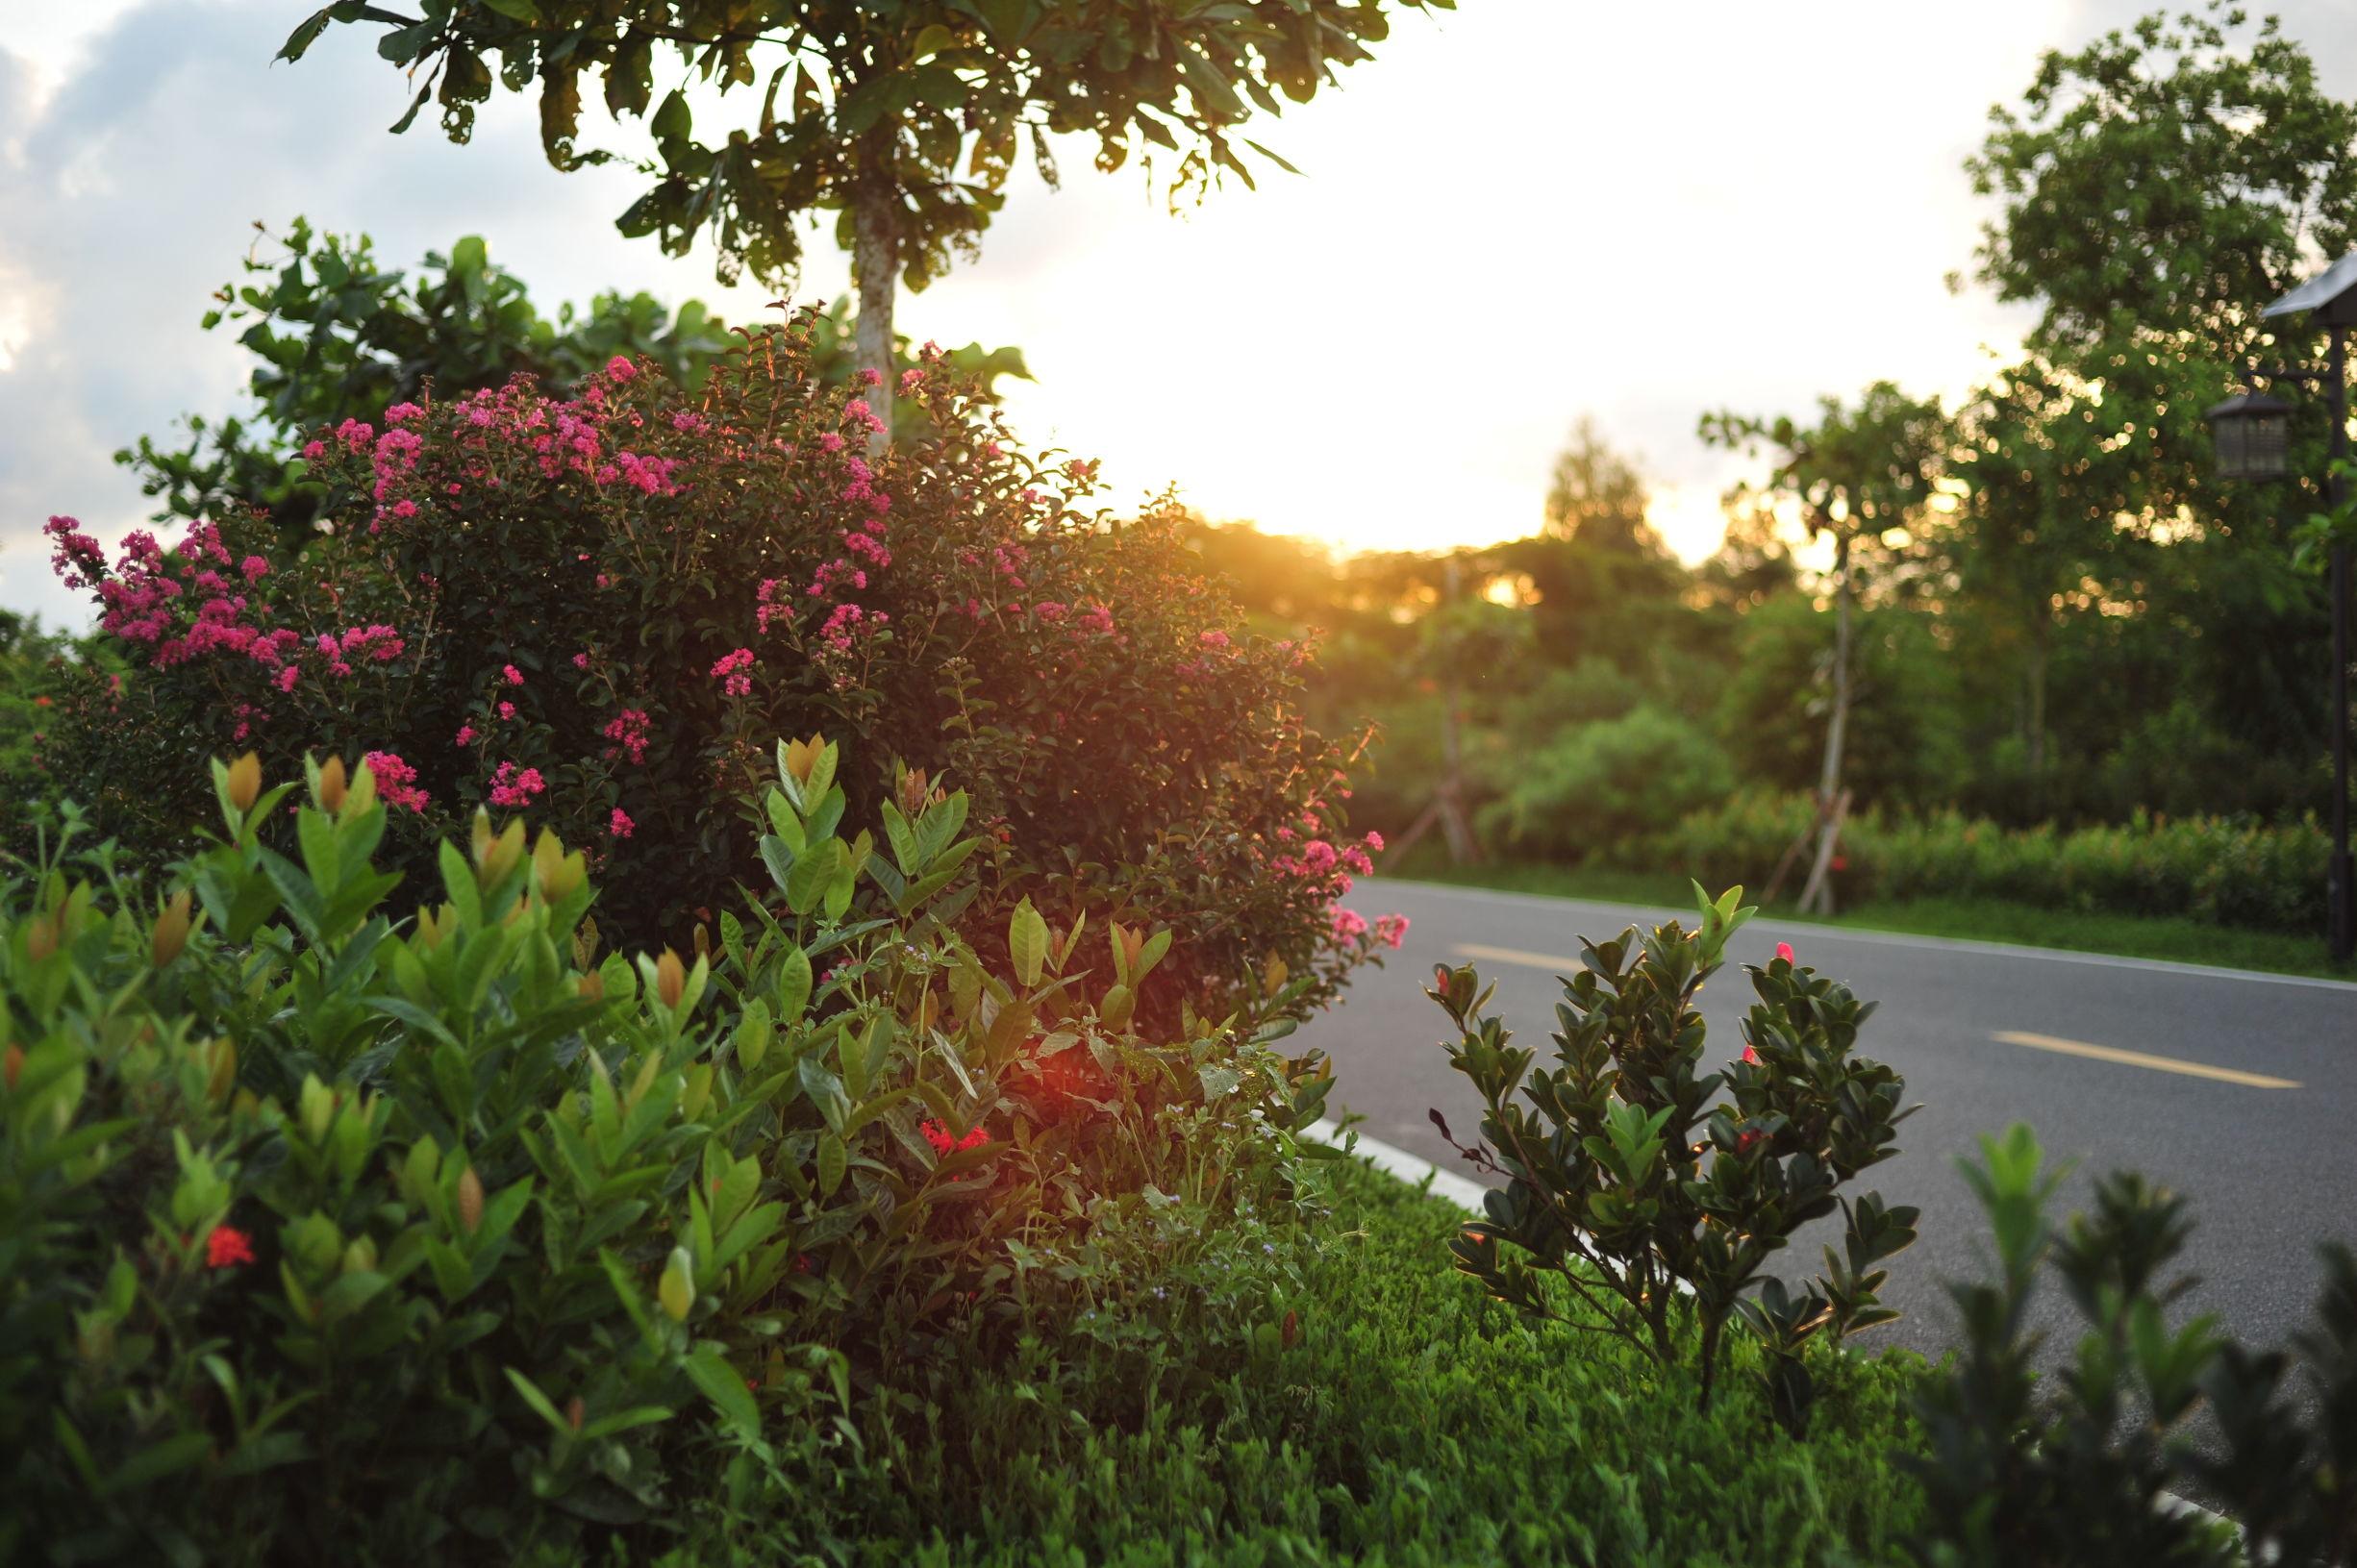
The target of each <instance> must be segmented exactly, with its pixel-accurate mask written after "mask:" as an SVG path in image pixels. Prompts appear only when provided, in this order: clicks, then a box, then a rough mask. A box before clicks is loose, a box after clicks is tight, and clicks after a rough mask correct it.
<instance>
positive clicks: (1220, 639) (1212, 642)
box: [1195, 632, 1228, 648]
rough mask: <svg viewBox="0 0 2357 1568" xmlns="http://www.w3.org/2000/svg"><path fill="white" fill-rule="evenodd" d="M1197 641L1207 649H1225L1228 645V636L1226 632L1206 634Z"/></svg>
mask: <svg viewBox="0 0 2357 1568" xmlns="http://www.w3.org/2000/svg"><path fill="white" fill-rule="evenodd" d="M1195 641H1197V642H1199V643H1201V644H1202V645H1203V646H1204V647H1206V648H1224V647H1226V646H1227V645H1228V635H1227V634H1226V633H1225V632H1206V633H1204V634H1203V635H1201V636H1199V637H1197V638H1195Z"/></svg>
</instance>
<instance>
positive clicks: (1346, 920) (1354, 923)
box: [1334, 908, 1367, 942]
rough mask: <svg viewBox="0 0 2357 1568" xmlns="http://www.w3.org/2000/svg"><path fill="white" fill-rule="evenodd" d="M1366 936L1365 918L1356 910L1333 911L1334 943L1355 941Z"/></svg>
mask: <svg viewBox="0 0 2357 1568" xmlns="http://www.w3.org/2000/svg"><path fill="white" fill-rule="evenodd" d="M1366 934H1367V916H1365V915H1363V914H1361V913H1359V912H1358V911H1357V910H1356V909H1344V908H1336V909H1335V911H1334V939H1335V940H1336V941H1338V942H1351V941H1356V940H1358V938H1360V937H1361V936H1364V935H1366Z"/></svg>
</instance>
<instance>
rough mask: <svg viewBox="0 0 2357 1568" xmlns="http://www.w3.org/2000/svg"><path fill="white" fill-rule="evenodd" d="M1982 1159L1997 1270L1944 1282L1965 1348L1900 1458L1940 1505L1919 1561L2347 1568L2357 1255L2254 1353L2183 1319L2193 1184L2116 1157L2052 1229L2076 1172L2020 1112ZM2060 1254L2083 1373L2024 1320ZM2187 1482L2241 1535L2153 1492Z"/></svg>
mask: <svg viewBox="0 0 2357 1568" xmlns="http://www.w3.org/2000/svg"><path fill="white" fill-rule="evenodd" d="M1981 1156H1982V1158H1981V1163H1980V1164H1978V1165H1974V1164H1971V1163H1970V1162H1968V1161H1965V1160H1959V1161H1958V1165H1959V1167H1960V1168H1961V1169H1962V1170H1963V1172H1964V1175H1965V1179H1966V1181H1967V1182H1969V1183H1970V1185H1971V1187H1972V1189H1973V1193H1974V1195H1975V1196H1976V1197H1977V1198H1978V1199H1979V1200H1980V1203H1981V1206H1982V1207H1983V1208H1984V1209H1986V1210H1987V1212H1988V1215H1989V1221H1990V1228H1991V1231H1992V1232H1993V1238H1994V1241H1995V1247H1996V1263H1997V1270H1998V1274H1997V1279H1996V1280H1995V1281H1994V1282H1988V1281H1967V1282H1959V1283H1954V1284H1951V1285H1950V1286H1949V1287H1948V1290H1949V1294H1950V1296H1951V1297H1953V1299H1954V1300H1955V1303H1956V1306H1957V1309H1958V1313H1959V1315H1960V1317H1961V1319H1962V1322H1963V1327H1964V1333H1965V1344H1964V1348H1963V1353H1962V1355H1961V1356H1960V1357H1959V1358H1958V1359H1957V1360H1956V1361H1955V1362H1954V1363H1952V1364H1951V1365H1950V1366H1949V1367H1947V1368H1945V1369H1943V1371H1942V1373H1940V1374H1938V1375H1936V1376H1935V1377H1933V1378H1932V1379H1931V1380H1930V1381H1928V1382H1927V1383H1926V1384H1925V1386H1924V1388H1923V1391H1922V1393H1921V1394H1920V1395H1919V1396H1918V1402H1917V1407H1918V1413H1919V1415H1920V1417H1921V1419H1922V1422H1923V1431H1924V1436H1925V1438H1926V1439H1927V1448H1928V1452H1927V1453H1925V1454H1924V1455H1923V1456H1919V1457H1914V1458H1910V1459H1909V1460H1908V1461H1907V1463H1908V1466H1909V1468H1910V1469H1912V1470H1914V1471H1915V1472H1916V1473H1917V1474H1918V1476H1920V1477H1921V1479H1922V1481H1923V1483H1924V1490H1925V1494H1926V1499H1927V1501H1928V1503H1929V1505H1930V1506H1929V1510H1928V1519H1927V1522H1926V1529H1925V1530H1924V1531H1923V1533H1922V1535H1921V1537H1920V1538H1919V1539H1918V1540H1917V1541H1916V1542H1915V1543H1914V1550H1915V1554H1916V1556H1917V1558H1918V1560H1919V1561H1923V1562H1926V1563H1934V1564H1942V1565H1949V1564H1953V1565H1958V1568H1961V1565H1965V1564H1998V1563H2025V1562H2026V1563H2065V1562H2130V1561H2134V1562H2157V1563H2177V1564H2208V1563H2215V1564H2219V1565H2221V1568H2223V1565H2227V1564H2239V1563H2242V1562H2244V1561H2252V1562H2297V1563H2316V1564H2339V1563H2346V1562H2349V1561H2350V1560H2352V1554H2357V1499H2352V1496H2351V1494H2350V1491H2349V1487H2348V1484H2347V1481H2346V1479H2345V1478H2346V1477H2347V1476H2348V1474H2349V1467H2350V1464H2351V1461H2352V1459H2357V1421H2353V1420H2352V1411H2353V1410H2357V1256H2352V1255H2351V1253H2350V1252H2349V1250H2348V1248H2346V1247H2345V1246H2344V1245H2342V1244H2340V1243H2338V1242H2327V1243H2325V1244H2324V1245H2323V1246H2322V1247H2321V1248H2320V1249H2319V1251H2320V1253H2321V1255H2322V1257H2323V1260H2324V1272H2325V1285H2324V1291H2323V1296H2322V1299H2321V1300H2320V1302H2319V1308H2318V1318H2317V1322H2316V1324H2315V1325H2314V1326H2313V1327H2312V1328H2310V1329H2308V1330H2306V1331H2304V1332H2301V1333H2299V1334H2298V1335H2296V1336H2294V1342H2293V1345H2292V1346H2291V1347H2289V1348H2287V1349H2277V1350H2269V1351H2265V1352H2260V1353H2252V1352H2250V1351H2247V1350H2245V1349H2244V1348H2243V1347H2242V1346H2240V1345H2237V1344H2235V1343H2233V1342H2232V1341H2230V1340H2226V1339H2223V1338H2222V1337H2221V1336H2219V1333H2218V1332H2217V1323H2216V1319H2215V1318H2213V1317H2210V1316H2207V1315H2205V1316H2202V1317H2198V1318H2195V1319H2194V1320H2193V1321H2191V1322H2189V1323H2186V1324H2183V1325H2182V1326H2181V1327H2177V1328H2173V1329H2172V1328H2171V1327H2170V1326H2169V1321H2168V1317H2167V1309H2168V1307H2169V1305H2170V1304H2171V1303H2172V1302H2173V1301H2175V1300H2176V1299H2177V1298H2178V1297H2179V1296H2181V1295H2183V1294H2184V1292H2185V1291H2186V1290H2187V1289H2189V1288H2190V1287H2191V1286H2192V1284H2193V1281H2192V1280H2191V1279H2190V1278H2183V1277H2180V1278H2177V1279H2173V1280H2172V1279H2170V1278H2169V1266H2170V1264H2171V1262H2172V1260H2173V1259H2174V1258H2175V1257H2176V1256H2177V1254H2178V1253H2179V1252H2180V1251H2181V1250H2182V1248H2183V1247H2184V1244H2185V1240H2186V1237H2187V1236H2188V1235H2189V1234H2190V1233H2191V1232H2192V1230H2193V1223H2192V1221H2191V1220H2190V1219H2189V1218H2188V1217H2187V1215H2186V1211H2185V1210H2186V1203H2185V1200H2184V1199H2183V1198H2182V1197H2180V1196H2178V1195H2177V1194H2175V1193H2172V1192H2169V1190H2167V1189H2166V1188H2162V1187H2156V1186H2154V1185H2152V1184H2151V1183H2149V1182H2146V1181H2145V1180H2144V1178H2143V1177H2141V1176H2139V1175H2137V1174H2135V1173H2133V1172H2119V1171H2115V1172H2113V1173H2111V1174H2110V1175H2108V1176H2106V1177H2104V1178H2103V1179H2102V1180H2101V1181H2099V1182H2096V1183H2095V1188H2094V1210H2093V1212H2092V1213H2078V1214H2073V1215H2072V1216H2071V1218H2070V1222H2069V1226H2068V1228H2067V1229H2064V1230H2062V1231H2061V1232H2057V1230H2056V1228H2055V1227H2054V1225H2053V1224H2052V1222H2051V1221H2050V1220H2049V1218H2048V1216H2047V1205H2048V1204H2049V1202H2050V1201H2051V1199H2052V1197H2053V1194H2054V1190H2055V1188H2056V1187H2057V1186H2058V1185H2059V1184H2060V1183H2061V1182H2062V1180H2063V1178H2064V1176H2065V1175H2066V1174H2068V1167H2067V1166H2066V1167H2063V1168H2049V1167H2047V1166H2045V1164H2044V1156H2043V1154H2042V1152H2041V1150H2040V1149H2039V1146H2038V1140H2037V1138H2036V1137H2035V1136H2034V1135H2033V1134H2032V1133H2031V1132H2030V1130H2029V1129H2028V1128H2027V1127H2025V1126H2022V1125H2020V1124H2018V1123H2017V1124H2016V1125H2015V1126H2014V1127H2012V1128H2011V1129H2010V1130H2008V1132H2007V1133H2006V1135H2005V1137H2004V1138H2003V1139H2002V1140H1999V1139H1996V1138H1992V1137H1988V1136H1984V1137H1983V1138H1982V1139H1981ZM2049 1266H2050V1268H2051V1270H2052V1273H2053V1274H2054V1275H2055V1276H2056V1277H2058V1278H2059V1279H2060V1281H2061V1282H2062V1285H2063V1288H2064V1290H2065V1292H2066V1293H2067V1294H2068V1296H2069V1300H2070V1304H2071V1307H2072V1308H2073V1310H2074V1312H2075V1313H2076V1315H2077V1318H2078V1319H2079V1321H2080V1322H2081V1323H2082V1324H2083V1325H2084V1332H2082V1333H2081V1334H2080V1336H2079V1338H2078V1340H2077V1342H2076V1344H2075V1345H2074V1347H2073V1351H2074V1354H2073V1356H2072V1359H2071V1363H2070V1366H2069V1370H2067V1371H2066V1372H2064V1373H2063V1374H2062V1375H2061V1376H2059V1377H2057V1378H2052V1379H2040V1378H2037V1377H2036V1375H2035V1373H2034V1372H2033V1370H2032V1360H2033V1356H2034V1353H2035V1350H2036V1348H2037V1345H2038V1342H2039V1338H2040V1336H2039V1335H2037V1334H2034V1333H2032V1332H2030V1329H2029V1321H2030V1314H2031V1311H2032V1303H2033V1302H2034V1301H2035V1300H2036V1298H2037V1286H2038V1283H2039V1281H2040V1277H2041V1275H2042V1273H2043V1272H2044V1271H2045V1270H2046V1269H2047V1268H2048V1267H2049ZM2295 1367H2296V1369H2297V1371H2298V1373H2299V1374H2301V1375H2302V1376H2300V1377H2299V1378H2298V1379H2297V1380H2296V1381H2295V1380H2294V1368H2295ZM2303 1385H2304V1386H2303ZM2303 1395H2304V1396H2305V1397H2304V1398H2303V1397H2302V1396H2303ZM2196 1411H2203V1412H2206V1413H2207V1414H2208V1415H2209V1416H2210V1418H2211V1419H2212V1420H2213V1421H2214V1422H2215V1425H2216V1431H2215V1437H2214V1438H2213V1440H2211V1441H2209V1442H2206V1443H2204V1442H2199V1441H2197V1440H2196V1438H2195V1436H2194V1432H2193V1431H2191V1430H2190V1428H2191V1421H2192V1419H2193V1417H2194V1414H2195V1412H2196ZM2189 1487H2198V1488H2200V1489H2201V1491H2202V1492H2203V1494H2204V1495H2206V1496H2209V1497H2211V1498H2213V1499H2216V1500H2217V1501H2219V1502H2220V1503H2221V1504H2223V1505H2224V1506H2225V1507H2226V1508H2227V1509H2228V1510H2229V1511H2230V1513H2231V1514H2232V1516H2233V1520H2234V1525H2239V1526H2240V1528H2241V1532H2242V1539H2241V1540H2240V1541H2238V1540H2237V1539H2236V1532H2235V1529H2234V1526H2230V1525H2228V1524H2226V1523H2225V1522H2223V1521H2220V1520H2217V1519H2212V1518H2204V1517H2203V1516H2201V1515H2198V1514H2194V1513H2190V1512H2187V1511H2183V1510H2180V1509H2175V1508H2166V1509H2165V1508H2162V1507H2160V1506H2156V1505H2158V1504H2159V1503H2161V1501H2162V1500H2163V1499H2164V1498H2165V1497H2166V1496H2168V1495H2169V1493H2170V1492H2171V1491H2172V1490H2177V1489H2182V1488H2189Z"/></svg>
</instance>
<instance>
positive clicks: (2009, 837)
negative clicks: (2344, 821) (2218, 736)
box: [1590, 794, 2327, 932]
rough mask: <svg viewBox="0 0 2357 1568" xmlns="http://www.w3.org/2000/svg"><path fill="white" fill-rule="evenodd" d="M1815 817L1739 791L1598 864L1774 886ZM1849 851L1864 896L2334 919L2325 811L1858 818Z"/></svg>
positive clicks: (1853, 893)
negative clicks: (2110, 817) (2026, 820)
mask: <svg viewBox="0 0 2357 1568" xmlns="http://www.w3.org/2000/svg"><path fill="white" fill-rule="evenodd" d="M1814 814H1815V813H1814V808H1813V806H1812V804H1811V802H1810V799H1809V797H1808V796H1806V795H1772V794H1748V795H1739V796H1736V797H1735V798H1733V799H1731V800H1728V801H1726V802H1725V803H1723V804H1722V805H1720V806H1718V807H1715V808H1713V809H1709V810H1705V811H1697V812H1695V813H1693V814H1692V815H1690V816H1688V817H1686V818H1685V819H1684V820H1682V821H1681V822H1679V823H1678V825H1677V826H1676V827H1674V828H1671V829H1669V830H1668V831H1667V832H1665V833H1659V834H1642V835H1640V836H1636V837H1631V838H1624V839H1619V840H1617V841H1615V842H1612V843H1608V844H1604V845H1601V846H1599V847H1598V848H1597V849H1596V850H1595V851H1594V853H1593V854H1592V856H1591V857H1590V862H1591V863H1592V864H1594V865H1598V866H1602V867H1608V868H1611V869H1616V870H1644V871H1664V872H1676V873H1679V874H1681V875H1685V876H1691V877H1693V878H1696V879H1698V880H1700V881H1701V882H1703V883H1705V884H1732V883H1741V884H1743V885H1744V886H1746V887H1758V888H1765V887H1766V886H1767V884H1768V878H1769V877H1770V876H1771V875H1773V873H1774V871H1775V868H1776V862H1777V860H1778V859H1779V858H1781V857H1782V855H1783V854H1784V851H1785V847H1786V846H1787V845H1789V844H1791V843H1792V842H1793V839H1794V838H1795V837H1796V836H1798V835H1799V834H1801V833H1802V832H1803V831H1804V830H1805V829H1807V827H1808V826H1809V824H1810V822H1811V820H1812V819H1813V817H1814ZM1842 847H1843V859H1845V860H1846V861H1847V864H1846V866H1844V867H1843V868H1842V869H1841V870H1840V871H1839V873H1838V875H1837V878H1836V881H1835V886H1836V888H1837V889H1838V890H1839V892H1840V893H1841V895H1842V897H1843V901H1844V902H1845V903H1850V904H1859V903H1864V902H1866V901H1867V900H1868V899H1909V898H1924V897H1957V898H1993V899H2004V900H2008V901H2011V902H2013V903H2017V904H2027V905H2032V906H2035V907H2037V908H2048V909H2059V910H2065V911H2070V912H2079V913H2098V912H2101V913H2116V914H2139V915H2162V916H2168V915H2176V916H2185V917H2190V918H2192V919H2195V920H2202V921H2208V922H2211V923H2213V924H2216V925H2220V926H2244V927H2249V928H2252V929H2255V930H2260V931H2287V932H2308V931H2313V930H2315V929H2316V928H2317V926H2318V925H2319V922H2320V921H2321V920H2322V918H2323V907H2324V863H2325V858H2326V854H2327V843H2326V838H2325V834H2324V831H2323V829H2322V828H2321V827H2320V826H2319V825H2318V823H2317V821H2316V820H2315V819H2314V818H2313V817H2310V818H2304V819H2302V820H2301V821H2298V822H2294V823H2288V824H2281V825H2275V826H2267V825H2263V824H2258V823H2253V822H2249V821H2246V820H2242V819H2237V818H2230V817H2177V818H2169V817H2160V816H2152V815H2148V814H2146V813H2143V812H2139V813H2138V814H2137V815H2136V817H2135V818H2134V819H2133V820H2131V821H2129V822H2128V823H2126V824H2124V825H2119V826H2111V827H2086V828H2069V829H2063V828H2056V827H2053V826H2051V825H2047V826H2043V827H2038V828H2030V829H2011V828H2000V827H1998V826H1997V825H1996V824H1995V823H1993V822H1990V821H1987V820H1985V819H1973V818H1968V817H1966V816H1964V815H1962V814H1961V813H1958V812H1955V811H1941V812H1936V813H1932V814H1929V815H1924V816H1916V815H1912V814H1898V813H1893V814H1890V815H1885V814H1883V813H1881V812H1879V811H1868V812H1865V813H1862V814H1860V815H1858V816H1854V817H1852V818H1851V819H1850V820H1849V822H1848V824H1847V826H1846V827H1845V828H1844V829H1843V834H1842ZM1787 885H1788V887H1789V888H1793V889H1797V887H1798V885H1799V883H1798V881H1797V880H1796V879H1788V883H1787Z"/></svg>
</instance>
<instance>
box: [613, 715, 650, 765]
mask: <svg viewBox="0 0 2357 1568" xmlns="http://www.w3.org/2000/svg"><path fill="white" fill-rule="evenodd" d="M646 723H647V720H646V713H645V710H644V709H637V708H625V709H622V711H621V712H620V713H618V714H616V715H615V716H614V718H612V719H610V720H608V721H607V724H606V738H607V739H608V740H611V741H613V742H614V744H613V745H612V746H609V747H608V748H607V749H606V756H607V757H608V758H609V759H612V758H613V757H614V755H615V754H616V753H617V752H628V753H629V754H630V759H631V760H632V761H633V762H643V761H645V760H646Z"/></svg>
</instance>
